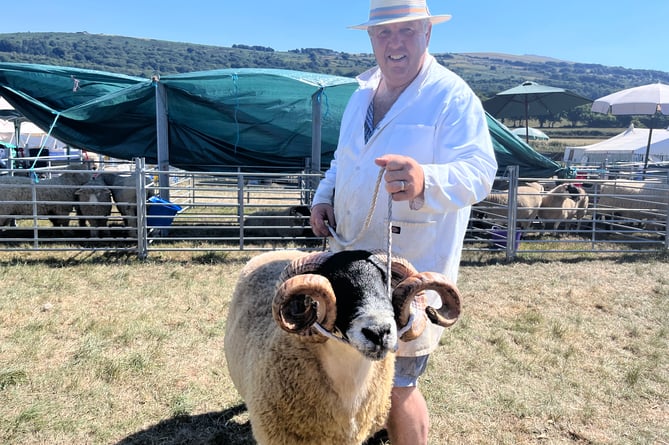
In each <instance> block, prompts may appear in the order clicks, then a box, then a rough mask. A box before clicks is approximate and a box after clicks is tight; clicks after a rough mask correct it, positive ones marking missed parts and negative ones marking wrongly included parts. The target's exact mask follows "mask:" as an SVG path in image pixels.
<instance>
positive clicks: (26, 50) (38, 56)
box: [0, 32, 669, 100]
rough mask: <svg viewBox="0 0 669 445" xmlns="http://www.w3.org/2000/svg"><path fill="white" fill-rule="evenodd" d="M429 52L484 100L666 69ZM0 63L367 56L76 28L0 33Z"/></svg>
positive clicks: (233, 64) (637, 79)
mask: <svg viewBox="0 0 669 445" xmlns="http://www.w3.org/2000/svg"><path fill="white" fill-rule="evenodd" d="M435 57H437V59H438V60H439V61H440V62H441V63H443V64H444V65H445V66H447V67H449V68H450V69H452V70H453V71H455V72H456V73H458V74H459V75H460V76H462V77H463V78H464V79H465V80H466V81H467V82H468V83H469V84H470V85H471V86H472V88H473V89H474V91H476V93H477V94H478V95H479V96H480V97H481V99H484V100H485V99H487V98H490V97H492V96H493V95H495V94H496V93H498V92H500V91H502V90H505V89H507V88H511V87H514V86H516V85H518V84H520V83H522V82H523V81H525V80H534V81H537V82H539V83H544V84H547V85H551V86H556V87H562V88H567V89H569V90H571V91H574V92H576V93H578V94H581V95H583V96H586V97H590V98H596V97H600V96H603V95H606V94H609V93H611V92H613V91H617V90H620V89H623V88H627V87H630V86H636V85H642V84H646V83H651V82H657V81H662V82H665V83H669V73H666V72H662V71H653V70H639V69H627V68H621V67H609V66H603V65H596V64H582V63H573V62H568V61H561V60H556V59H551V58H550V57H541V56H513V55H507V54H496V53H469V54H454V53H440V54H435ZM0 62H12V63H37V64H47V65H57V66H70V67H77V68H86V69H94V70H100V71H109V72H114V73H120V74H127V75H134V76H140V77H147V78H148V77H150V76H152V75H153V74H160V75H167V74H175V73H184V72H193V71H205V70H213V69H220V68H242V67H243V68H282V69H292V70H301V71H311V72H321V73H327V74H336V75H341V76H349V77H352V76H355V75H356V74H358V73H360V72H362V71H364V70H365V69H367V68H369V67H371V66H373V64H374V59H373V56H372V55H371V54H349V53H343V52H338V51H333V50H329V49H323V48H299V49H295V50H291V51H286V52H280V51H274V50H273V49H272V48H268V47H262V46H251V45H243V44H239V45H233V47H231V48H229V47H219V46H208V45H197V44H191V43H179V42H170V41H164V40H153V39H138V38H131V37H123V36H113V35H103V34H89V33H86V32H78V33H55V32H54V33H11V34H1V33H0Z"/></svg>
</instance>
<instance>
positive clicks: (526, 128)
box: [525, 95, 530, 145]
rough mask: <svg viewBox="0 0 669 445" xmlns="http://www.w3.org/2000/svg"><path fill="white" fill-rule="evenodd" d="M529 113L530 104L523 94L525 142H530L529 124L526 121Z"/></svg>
mask: <svg viewBox="0 0 669 445" xmlns="http://www.w3.org/2000/svg"><path fill="white" fill-rule="evenodd" d="M529 115H530V104H529V103H528V102H527V95H525V143H527V144H528V145H529V144H530V125H529V123H528V122H527V121H528V120H529Z"/></svg>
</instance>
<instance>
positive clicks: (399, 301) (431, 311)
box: [375, 252, 460, 341]
mask: <svg viewBox="0 0 669 445" xmlns="http://www.w3.org/2000/svg"><path fill="white" fill-rule="evenodd" d="M375 254H376V255H377V256H378V257H379V258H380V259H381V260H382V261H387V256H386V255H385V254H383V253H380V252H375ZM391 274H392V278H391V286H392V288H393V296H392V299H393V308H394V312H395V321H396V322H397V326H398V327H399V328H402V327H404V326H406V325H407V323H408V322H409V318H410V316H411V303H414V302H415V303H416V307H417V308H419V309H421V310H423V309H424V310H425V314H426V315H427V318H428V319H429V320H430V321H431V322H432V323H434V324H437V325H439V326H443V327H449V326H451V325H453V324H454V323H455V322H456V321H457V320H458V317H459V316H460V292H459V291H458V289H457V287H456V286H455V285H454V284H453V283H451V281H450V280H449V279H448V278H446V277H445V276H444V275H442V274H439V273H436V272H421V273H419V272H417V271H416V269H415V268H414V267H413V265H412V264H411V263H410V262H409V261H407V260H406V259H404V258H399V257H395V258H393V260H392V263H391ZM426 290H434V291H436V292H437V293H438V294H439V296H440V298H441V302H442V305H441V308H439V309H435V308H433V307H431V306H427V297H426V295H425V291H426ZM419 315H420V314H419ZM424 329H425V319H424V317H420V316H418V317H417V318H416V319H415V320H414V322H413V324H412V326H411V329H409V330H408V331H407V332H405V333H404V334H403V335H402V337H401V339H402V341H411V340H413V339H415V338H417V337H418V336H419V335H420V334H422V333H423V330H424Z"/></svg>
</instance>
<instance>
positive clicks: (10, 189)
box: [0, 159, 669, 260]
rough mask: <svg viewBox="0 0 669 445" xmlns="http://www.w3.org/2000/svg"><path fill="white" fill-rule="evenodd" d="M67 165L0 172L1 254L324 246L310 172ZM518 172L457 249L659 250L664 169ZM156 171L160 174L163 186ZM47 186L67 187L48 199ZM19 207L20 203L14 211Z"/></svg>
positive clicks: (501, 185)
mask: <svg viewBox="0 0 669 445" xmlns="http://www.w3.org/2000/svg"><path fill="white" fill-rule="evenodd" d="M68 171H69V170H68V167H67V166H59V167H52V168H51V169H49V170H35V171H34V173H35V174H36V175H38V176H39V177H40V179H39V180H38V181H37V182H36V181H35V180H34V178H28V177H23V178H22V179H8V178H17V177H20V175H16V173H17V172H16V171H14V172H12V173H14V174H15V176H11V175H9V174H5V175H1V176H0V222H1V223H2V224H3V225H2V227H1V228H0V250H2V251H22V252H31V251H91V252H124V253H128V254H135V255H137V256H138V257H140V258H146V257H148V256H149V255H151V254H152V253H153V252H161V251H203V252H208V251H240V250H247V251H263V250H274V249H280V248H299V249H305V250H320V249H323V248H325V247H327V241H326V240H325V239H323V238H318V237H315V236H314V235H313V233H312V232H311V230H310V227H309V205H310V203H311V199H312V197H313V192H314V187H313V184H315V183H317V181H318V179H319V178H320V176H319V175H314V174H311V173H307V172H302V171H297V172H288V173H285V172H283V173H282V172H271V173H270V172H267V173H259V172H257V171H248V172H247V171H243V169H239V170H235V171H225V172H189V171H182V170H169V171H158V170H156V169H155V168H153V167H150V166H146V165H145V163H144V160H143V159H137V160H136V161H135V162H134V163H132V164H126V165H124V166H123V167H122V168H112V167H111V166H110V165H109V164H107V165H100V166H94V169H90V170H85V171H86V173H88V175H89V176H90V178H95V177H97V176H99V175H106V176H109V175H111V177H113V178H116V177H119V178H120V177H122V178H126V180H125V181H122V183H121V182H119V183H116V184H112V185H107V184H103V185H101V184H100V182H99V181H98V182H95V181H92V182H88V181H86V182H85V183H83V184H66V185H56V184H53V183H51V182H50V181H47V180H46V179H47V178H49V177H59V176H61V175H63V174H65V173H67V172H68ZM516 172H517V169H513V168H511V169H509V171H508V173H507V175H505V176H504V177H500V178H497V181H496V184H495V190H493V193H491V195H490V196H489V197H488V198H487V199H486V200H484V201H482V202H481V203H478V204H476V205H475V206H473V208H472V213H471V217H470V221H469V227H468V230H467V234H466V237H465V241H464V250H466V251H475V252H489V253H491V254H498V255H500V256H503V257H505V258H506V259H509V260H512V259H513V258H515V257H516V256H517V255H518V254H523V255H540V254H543V253H547V252H595V253H597V252H601V253H603V252H630V253H631V252H639V253H644V252H659V251H666V250H667V249H668V247H667V246H668V245H669V237H668V235H667V225H668V223H669V221H668V216H667V215H668V213H669V212H668V207H669V202H668V201H669V191H668V189H667V177H666V176H664V177H663V176H657V177H654V178H647V179H645V180H634V179H626V178H620V177H612V176H610V175H608V174H602V173H601V172H600V173H597V172H589V173H588V174H587V175H586V176H584V177H582V178H578V179H573V180H556V179H545V178H519V177H518V176H517V174H516ZM0 173H8V172H7V171H0ZM29 173H31V174H32V173H33V171H30V172H29ZM161 175H165V176H166V177H168V178H169V180H168V182H167V183H164V184H163V185H162V186H161V185H159V182H160V181H158V178H159V177H161ZM128 178H130V179H129V180H128ZM82 188H83V189H88V190H89V191H90V190H91V189H105V190H108V191H109V192H110V194H114V196H115V197H116V196H125V198H116V199H113V198H110V200H109V202H107V201H104V200H103V201H102V202H91V201H85V202H82V201H80V200H78V199H77V198H76V197H77V196H83V194H80V195H77V194H76V193H75V192H76V191H77V190H80V189H82ZM17 189H21V190H23V192H24V193H23V195H22V196H23V198H22V199H21V200H19V201H17V200H16V197H15V196H14V195H13V194H14V193H16V190H17ZM45 189H49V190H51V191H55V190H62V191H64V192H66V193H63V194H62V195H61V196H60V198H58V199H55V198H54V196H53V195H47V194H45V193H44V191H45ZM26 191H29V194H28V195H26ZM114 192H116V193H114ZM121 192H123V193H121ZM68 193H69V195H68ZM66 195H67V196H72V198H71V199H65V198H63V196H66ZM129 197H130V198H129ZM494 197H496V198H498V199H497V200H496V201H495V200H493V198H494ZM119 199H121V200H119ZM583 200H585V204H583ZM17 203H18V204H22V205H23V207H22V209H21V210H22V213H20V214H17V213H19V212H17V211H16V205H17ZM56 209H59V211H60V213H57V212H56ZM63 209H66V211H64V210H63ZM75 209H79V211H78V212H77V211H76V210H75ZM101 209H102V211H100V210H101ZM105 209H108V210H107V211H108V213H107V211H105ZM82 214H83V215H85V217H84V216H82ZM54 220H55V221H57V222H58V223H59V224H54V222H53V221H54Z"/></svg>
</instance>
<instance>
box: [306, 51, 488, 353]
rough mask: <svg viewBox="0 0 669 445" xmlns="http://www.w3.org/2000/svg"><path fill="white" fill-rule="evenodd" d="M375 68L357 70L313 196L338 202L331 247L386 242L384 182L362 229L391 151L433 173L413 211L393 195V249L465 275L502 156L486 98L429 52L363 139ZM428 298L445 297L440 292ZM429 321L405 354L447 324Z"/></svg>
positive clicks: (419, 263)
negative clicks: (473, 221) (465, 248)
mask: <svg viewBox="0 0 669 445" xmlns="http://www.w3.org/2000/svg"><path fill="white" fill-rule="evenodd" d="M380 79H381V72H380V70H379V69H378V67H377V68H373V69H371V70H369V71H367V72H365V73H363V74H361V75H360V76H358V82H359V84H360V86H359V88H358V89H357V90H356V92H355V93H353V95H352V96H351V99H350V101H349V103H348V105H347V107H346V110H345V111H344V114H343V117H342V123H341V128H340V135H339V141H338V145H337V150H336V151H335V155H334V159H333V161H332V163H331V165H330V168H329V169H328V171H327V172H326V173H325V177H324V178H323V180H322V181H321V183H320V184H319V186H318V189H317V191H316V194H315V196H314V201H313V205H316V204H320V203H330V204H333V205H334V211H335V218H336V221H337V235H338V238H340V239H341V240H344V241H351V240H354V239H355V238H356V237H358V241H356V242H355V243H353V244H352V245H350V246H348V245H339V244H338V243H337V241H336V240H334V239H331V242H330V245H331V249H332V250H333V251H338V250H343V249H347V250H348V249H366V250H375V249H381V250H385V249H386V246H387V233H388V222H387V221H388V194H387V192H386V191H385V188H384V183H382V184H381V186H380V192H379V195H378V202H377V205H376V207H375V209H374V212H373V216H372V219H371V224H370V226H369V228H368V229H367V230H366V231H365V232H364V233H362V234H360V232H361V230H362V229H363V225H364V222H365V219H366V217H367V215H368V212H369V210H370V206H371V201H372V195H373V192H374V188H375V185H376V182H377V177H378V172H379V167H378V166H376V165H375V164H374V159H375V158H377V157H379V156H382V155H384V154H400V155H406V156H410V157H412V158H414V159H415V160H417V161H418V163H419V164H420V165H421V166H422V168H423V171H424V174H425V202H424V204H423V206H422V207H421V208H420V209H419V210H411V209H410V207H409V201H398V202H393V203H392V226H393V233H392V237H391V242H392V254H393V255H398V256H402V257H404V258H406V259H407V260H409V261H410V262H411V263H412V264H413V265H414V266H415V267H416V269H418V270H419V271H433V272H441V273H443V274H445V275H446V276H447V277H448V278H450V279H451V280H452V281H453V282H454V283H455V282H456V281H457V275H458V267H459V264H460V255H461V250H462V243H463V239H464V236H465V232H466V229H467V224H468V221H469V214H470V210H471V205H472V204H474V203H476V202H478V201H481V200H482V199H484V198H485V197H486V196H487V195H488V193H489V192H490V189H491V187H492V183H493V181H494V178H495V174H496V172H497V162H496V160H495V154H494V150H493V147H492V142H491V140H490V133H489V131H488V126H487V122H486V116H485V113H484V111H483V107H482V105H481V102H480V100H479V99H478V98H477V97H476V95H475V94H474V92H473V91H472V90H471V89H470V88H469V86H468V85H467V84H466V83H465V82H464V81H463V80H462V79H461V78H460V77H458V76H457V75H456V74H454V73H453V72H451V71H450V70H448V69H447V68H445V67H443V66H441V65H439V64H438V63H437V61H436V60H435V59H434V57H432V56H431V55H428V56H427V58H426V60H425V63H424V64H423V68H422V69H421V72H420V73H419V75H418V76H417V77H416V79H414V81H413V82H412V83H411V84H410V85H409V86H408V87H407V88H406V89H405V90H404V92H403V93H402V94H401V96H400V97H399V98H398V99H397V101H396V102H395V103H394V105H393V106H392V108H391V109H390V110H389V111H388V113H387V114H386V115H385V117H384V118H383V119H382V120H381V122H379V124H378V126H377V128H376V129H375V131H374V134H373V135H372V136H371V138H370V139H369V141H368V142H367V143H366V144H365V141H364V122H365V116H366V113H367V107H368V106H369V103H370V101H371V100H372V98H373V95H374V91H375V90H376V88H377V87H378V85H379V82H380ZM428 304H430V305H431V306H434V307H439V306H441V303H440V302H439V300H438V297H437V295H436V293H434V292H429V295H428ZM428 325H430V328H429V329H426V330H425V332H424V334H423V335H422V336H421V337H419V338H418V339H416V340H414V341H411V342H408V343H404V342H401V344H400V350H399V351H398V355H401V356H419V355H425V354H428V353H430V352H432V351H433V350H434V349H435V348H436V347H437V346H438V343H439V338H440V336H441V334H442V332H443V328H440V327H437V326H434V325H431V324H430V323H428Z"/></svg>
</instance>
